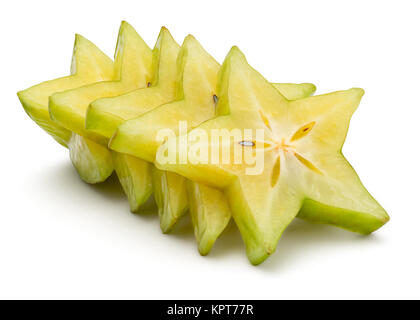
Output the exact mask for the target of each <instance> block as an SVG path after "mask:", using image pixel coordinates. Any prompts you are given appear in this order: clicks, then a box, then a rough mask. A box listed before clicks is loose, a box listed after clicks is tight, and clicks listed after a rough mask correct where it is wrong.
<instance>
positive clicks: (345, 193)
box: [158, 48, 389, 264]
mask: <svg viewBox="0 0 420 320" xmlns="http://www.w3.org/2000/svg"><path fill="white" fill-rule="evenodd" d="M362 95H363V90H361V89H351V90H348V91H340V92H335V93H331V94H327V95H322V96H315V97H310V98H306V99H301V100H296V101H291V102H289V101H288V100H286V99H285V98H284V97H283V96H281V95H280V94H279V93H278V91H277V90H275V88H274V87H273V86H272V85H271V84H269V83H268V82H267V81H266V80H265V79H264V78H263V77H262V76H261V75H260V74H259V73H257V72H256V71H255V70H253V69H252V68H251V67H249V65H248V64H247V62H246V60H245V57H244V56H243V54H242V53H241V52H240V51H239V50H238V49H237V48H233V49H232V50H231V52H230V54H229V55H228V57H227V58H226V60H225V62H224V64H223V66H222V69H221V72H220V80H219V83H218V90H217V96H218V97H219V101H218V105H217V112H218V115H219V117H217V118H215V119H213V120H209V121H207V122H205V123H203V124H202V125H200V126H199V127H198V128H197V129H193V130H191V132H190V133H189V135H190V136H192V135H194V134H195V131H196V130H198V129H200V130H205V131H206V132H207V133H210V131H211V130H212V129H214V128H226V129H228V130H229V129H238V128H239V129H252V130H253V131H254V136H255V131H256V130H257V129H262V130H264V133H265V134H264V142H263V144H262V145H261V144H260V145H258V144H257V145H256V147H255V150H254V151H253V152H255V153H257V152H263V153H264V166H263V168H262V172H261V173H260V174H258V175H247V174H246V173H245V172H246V169H247V168H246V167H247V166H246V165H238V164H233V163H229V164H217V163H214V164H194V162H195V160H199V159H194V158H190V159H188V160H189V162H188V163H187V164H181V163H177V164H162V165H159V164H158V167H159V168H160V169H162V170H171V171H174V172H176V173H179V174H182V175H183V176H185V177H187V178H189V179H192V180H195V181H198V182H204V183H207V184H210V185H213V186H216V187H219V188H224V189H225V190H226V193H227V198H228V202H229V204H230V207H231V210H232V214H233V217H234V219H235V222H236V224H237V225H238V227H239V229H240V231H241V234H242V237H243V239H244V241H245V244H246V247H247V254H248V257H249V259H250V261H251V262H252V263H253V264H259V263H261V262H262V261H264V260H265V259H266V258H267V257H268V256H269V255H270V254H272V253H273V252H274V250H275V247H276V244H277V241H278V239H279V238H280V236H281V234H282V232H283V231H284V229H285V228H286V227H287V225H288V224H289V223H290V222H291V220H292V219H293V218H294V217H295V216H296V215H298V213H299V211H301V215H302V217H303V218H306V219H309V220H312V221H318V222H327V223H331V224H334V225H337V226H340V227H343V228H348V229H349V230H352V231H357V232H361V233H370V232H373V231H374V230H376V229H377V228H379V227H380V226H382V225H383V224H384V223H386V222H387V221H388V219H389V217H388V215H387V214H386V212H385V211H384V210H383V209H382V208H381V207H380V205H379V204H378V203H377V202H376V201H375V200H374V199H373V198H372V197H371V196H370V195H369V193H368V192H367V191H366V189H365V188H364V187H363V185H362V184H361V182H360V180H359V179H358V177H357V175H356V173H355V172H354V170H353V169H352V168H351V166H350V165H349V164H348V163H347V161H346V160H345V159H344V157H343V156H342V154H341V147H342V144H343V142H344V139H345V136H346V133H347V128H348V123H349V120H350V118H351V115H352V113H353V112H354V110H355V109H356V108H357V106H358V104H359V101H360V98H361V96H362ZM180 139H185V137H179V138H171V139H169V140H168V141H167V142H166V143H165V145H163V146H162V147H161V148H163V149H167V148H168V147H170V146H173V145H175V144H176V143H177V141H179V140H180ZM249 142H252V141H249ZM204 145H205V147H206V148H210V149H211V148H212V147H213V148H219V149H220V150H219V154H222V153H223V152H230V153H232V150H231V148H230V147H229V146H227V145H217V146H216V145H214V146H212V145H211V143H209V142H208V141H205V143H204ZM241 147H242V148H244V149H245V148H254V146H253V144H251V143H248V144H243V145H241ZM224 148H227V150H224ZM158 154H159V153H158Z"/></svg>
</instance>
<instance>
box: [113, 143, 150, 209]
mask: <svg viewBox="0 0 420 320" xmlns="http://www.w3.org/2000/svg"><path fill="white" fill-rule="evenodd" d="M111 153H112V159H113V164H114V168H115V172H116V173H117V176H118V179H119V181H120V183H121V186H122V188H123V190H124V192H125V194H126V195H127V198H128V201H129V204H130V210H131V212H133V213H135V212H138V211H139V209H140V207H141V206H142V205H143V204H144V203H145V202H146V201H147V200H148V199H149V197H150V196H151V194H152V190H153V180H152V167H153V166H152V165H151V164H150V163H148V162H146V161H142V160H140V159H138V158H135V157H132V156H130V155H128V154H123V153H119V152H114V151H112V152H111Z"/></svg>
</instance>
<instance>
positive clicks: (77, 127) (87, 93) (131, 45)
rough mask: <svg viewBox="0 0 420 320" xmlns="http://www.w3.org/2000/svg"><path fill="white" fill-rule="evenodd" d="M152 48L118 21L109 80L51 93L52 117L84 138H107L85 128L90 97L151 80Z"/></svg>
mask: <svg viewBox="0 0 420 320" xmlns="http://www.w3.org/2000/svg"><path fill="white" fill-rule="evenodd" d="M151 68H152V50H150V48H149V47H148V46H147V44H146V43H145V42H144V41H143V39H141V38H140V36H139V35H138V34H137V32H136V31H135V30H134V28H132V27H131V26H130V25H129V24H128V23H126V22H123V23H122V24H121V28H120V32H119V36H118V43H117V48H116V52H115V62H114V74H113V78H112V81H102V82H97V83H93V84H90V85H86V86H82V87H79V88H77V89H73V90H67V91H64V92H59V93H56V94H54V95H52V96H51V97H50V99H49V111H50V116H51V118H52V119H53V120H54V121H55V122H57V123H58V124H60V125H62V126H63V127H65V128H67V129H68V130H70V131H72V132H75V133H77V134H79V135H81V136H84V137H86V138H90V139H92V140H94V141H96V142H98V143H101V144H103V145H106V144H107V139H105V138H104V137H103V136H100V135H98V134H95V133H93V132H90V131H88V130H86V128H85V121H86V111H87V109H88V107H89V104H90V103H92V102H93V101H95V100H97V99H99V98H104V97H114V96H117V95H121V94H124V93H127V92H130V91H133V90H135V89H137V88H143V87H146V86H147V83H148V82H149V81H150V80H151Z"/></svg>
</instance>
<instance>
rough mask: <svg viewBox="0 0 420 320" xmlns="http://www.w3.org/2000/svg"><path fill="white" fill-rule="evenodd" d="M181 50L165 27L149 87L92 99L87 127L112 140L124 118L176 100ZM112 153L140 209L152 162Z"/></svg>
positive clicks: (149, 183)
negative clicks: (178, 61) (114, 95)
mask: <svg viewBox="0 0 420 320" xmlns="http://www.w3.org/2000/svg"><path fill="white" fill-rule="evenodd" d="M179 50H180V46H179V45H178V44H177V43H176V42H175V40H174V39H173V38H172V36H171V34H170V32H169V31H168V30H167V29H166V28H165V27H162V29H161V31H160V33H159V36H158V39H157V41H156V44H155V47H154V49H153V57H152V77H151V79H150V81H149V82H148V83H147V87H145V88H140V89H137V90H134V91H131V92H129V93H126V94H122V95H120V96H116V97H109V98H101V99H98V100H96V101H94V102H92V103H91V104H90V105H89V108H88V110H87V114H86V129H88V130H90V131H93V132H95V133H97V134H98V135H101V136H103V137H104V138H107V139H109V138H111V136H112V134H113V133H114V132H115V130H116V129H117V127H118V125H119V124H121V123H123V122H124V121H126V120H129V119H132V118H136V117H138V116H140V115H142V114H144V113H146V112H148V111H150V110H152V109H153V108H156V107H157V106H160V105H162V104H164V103H168V102H170V101H173V100H174V99H175V93H176V92H175V88H176V81H177V63H176V61H177V57H178V53H179ZM112 155H113V158H114V166H115V171H116V172H117V175H118V178H119V179H120V181H121V184H122V187H123V189H124V191H125V193H126V194H127V196H128V199H129V202H130V208H131V210H132V211H133V212H135V211H138V209H139V207H140V206H141V205H142V204H143V203H144V202H145V201H146V200H147V199H148V198H149V196H150V194H151V193H152V184H153V183H152V164H150V163H148V162H146V161H144V160H141V159H139V158H134V157H132V156H130V155H127V154H122V153H119V152H115V151H112ZM130 166H131V167H133V166H134V167H135V168H136V169H135V170H133V169H131V168H130Z"/></svg>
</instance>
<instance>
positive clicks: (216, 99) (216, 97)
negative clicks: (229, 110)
mask: <svg viewBox="0 0 420 320" xmlns="http://www.w3.org/2000/svg"><path fill="white" fill-rule="evenodd" d="M218 101H219V97H218V96H216V95H215V94H214V95H213V102H214V104H217V102H218Z"/></svg>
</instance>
